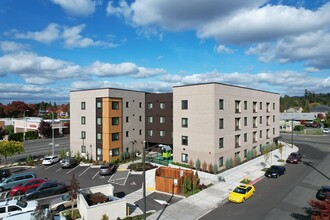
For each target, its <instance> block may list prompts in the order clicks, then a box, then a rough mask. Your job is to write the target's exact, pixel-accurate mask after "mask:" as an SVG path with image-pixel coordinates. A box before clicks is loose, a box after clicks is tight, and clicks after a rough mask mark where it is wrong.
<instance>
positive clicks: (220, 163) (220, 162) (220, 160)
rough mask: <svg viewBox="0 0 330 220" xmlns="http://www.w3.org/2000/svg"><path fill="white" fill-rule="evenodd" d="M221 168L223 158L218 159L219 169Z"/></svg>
mask: <svg viewBox="0 0 330 220" xmlns="http://www.w3.org/2000/svg"><path fill="white" fill-rule="evenodd" d="M222 166H223V157H219V167H222Z"/></svg>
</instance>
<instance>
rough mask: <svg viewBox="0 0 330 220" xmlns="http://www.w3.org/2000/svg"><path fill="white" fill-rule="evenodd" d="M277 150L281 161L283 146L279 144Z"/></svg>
mask: <svg viewBox="0 0 330 220" xmlns="http://www.w3.org/2000/svg"><path fill="white" fill-rule="evenodd" d="M277 148H278V152H279V153H280V156H281V160H282V156H283V144H279V145H278V146H277Z"/></svg>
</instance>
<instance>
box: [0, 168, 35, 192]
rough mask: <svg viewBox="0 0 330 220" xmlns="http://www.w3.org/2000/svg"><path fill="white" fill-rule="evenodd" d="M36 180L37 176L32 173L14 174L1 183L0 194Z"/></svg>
mask: <svg viewBox="0 0 330 220" xmlns="http://www.w3.org/2000/svg"><path fill="white" fill-rule="evenodd" d="M34 178H37V175H36V174H35V173H32V172H25V173H18V174H13V175H11V176H9V177H7V178H6V179H4V180H2V181H1V182H0V192H2V191H3V190H7V189H11V188H12V187H14V186H17V185H18V184H24V183H26V182H28V181H29V180H31V179H34Z"/></svg>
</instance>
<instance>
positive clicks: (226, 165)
mask: <svg viewBox="0 0 330 220" xmlns="http://www.w3.org/2000/svg"><path fill="white" fill-rule="evenodd" d="M233 166H234V162H233V159H232V158H227V160H226V163H225V167H226V168H227V169H230V168H232V167H233Z"/></svg>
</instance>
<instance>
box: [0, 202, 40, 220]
mask: <svg viewBox="0 0 330 220" xmlns="http://www.w3.org/2000/svg"><path fill="white" fill-rule="evenodd" d="M37 207H38V202H37V201H35V200H34V201H23V200H18V199H13V200H7V201H3V202H0V219H2V218H5V217H8V216H12V215H16V214H21V213H27V212H34V211H35V210H36V209H37Z"/></svg>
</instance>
